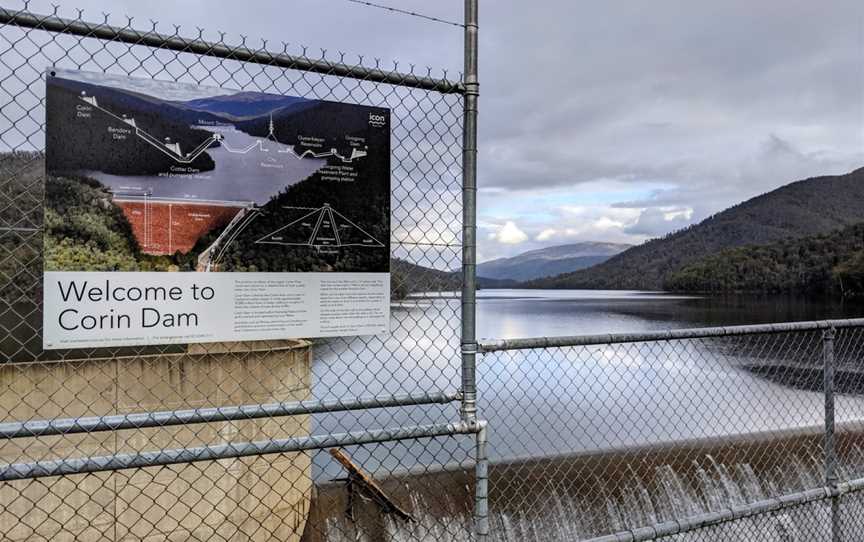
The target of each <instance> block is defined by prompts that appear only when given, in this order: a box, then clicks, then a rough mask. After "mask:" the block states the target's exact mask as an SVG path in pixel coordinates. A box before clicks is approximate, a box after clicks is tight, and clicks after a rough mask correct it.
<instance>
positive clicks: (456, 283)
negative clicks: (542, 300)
mask: <svg viewBox="0 0 864 542" xmlns="http://www.w3.org/2000/svg"><path fill="white" fill-rule="evenodd" d="M477 285H478V287H479V288H507V287H510V286H515V285H516V282H515V281H506V280H496V279H486V278H482V277H478V278H477ZM461 289H462V275H461V271H440V270H438V269H431V268H429V267H423V266H422V265H417V264H413V263H409V262H406V261H405V260H400V259H399V258H392V259H391V260H390V296H391V297H392V298H393V299H404V298H406V297H408V296H409V295H410V294H414V293H420V292H458V291H459V290H461Z"/></svg>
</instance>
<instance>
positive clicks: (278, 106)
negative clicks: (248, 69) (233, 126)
mask: <svg viewBox="0 0 864 542" xmlns="http://www.w3.org/2000/svg"><path fill="white" fill-rule="evenodd" d="M175 103H177V104H178V105H180V106H183V107H186V108H189V109H194V110H196V111H206V112H208V113H214V114H217V115H222V116H228V117H231V118H232V119H242V118H252V117H259V116H261V115H267V114H269V113H271V112H273V111H277V110H282V109H291V110H298V109H302V108H304V107H310V106H312V105H314V104H315V102H314V101H312V100H307V99H305V98H297V97H295V96H277V95H274V94H264V93H262V92H237V93H235V94H228V95H224V96H211V97H209V98H198V99H196V100H189V101H185V102H175Z"/></svg>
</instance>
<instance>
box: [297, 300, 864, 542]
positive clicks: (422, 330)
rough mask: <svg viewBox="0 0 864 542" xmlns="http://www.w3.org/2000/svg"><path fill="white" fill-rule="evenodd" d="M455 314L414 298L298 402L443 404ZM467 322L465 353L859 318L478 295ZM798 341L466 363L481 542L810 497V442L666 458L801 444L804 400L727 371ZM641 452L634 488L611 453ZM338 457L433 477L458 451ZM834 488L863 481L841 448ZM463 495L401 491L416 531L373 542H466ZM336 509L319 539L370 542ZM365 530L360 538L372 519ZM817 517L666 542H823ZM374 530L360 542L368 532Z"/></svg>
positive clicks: (755, 522) (847, 311) (751, 306)
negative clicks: (604, 464) (508, 342)
mask: <svg viewBox="0 0 864 542" xmlns="http://www.w3.org/2000/svg"><path fill="white" fill-rule="evenodd" d="M458 313H459V303H458V300H457V299H454V298H440V297H439V298H436V299H415V300H411V301H410V302H406V303H403V304H402V305H400V306H399V307H396V308H394V310H393V316H392V322H393V323H392V326H391V327H392V334H391V335H390V336H388V337H376V338H366V339H356V340H354V341H351V342H347V343H346V342H340V341H335V342H330V343H327V344H319V345H318V347H317V351H316V360H315V365H314V368H313V370H314V375H315V395H316V396H324V397H348V396H350V395H354V394H360V395H371V394H378V393H393V392H420V391H428V390H445V391H452V390H454V389H455V388H456V386H457V384H456V382H458V375H459V368H458V363H459V362H458V352H457V351H456V349H455V348H454V347H453V345H454V344H456V343H458V339H457V337H458V328H459V320H458ZM477 313H478V336H480V337H486V338H516V337H532V336H544V335H547V336H554V335H571V334H594V333H609V332H637V331H646V330H661V329H669V328H683V327H698V326H709V325H732V324H743V323H760V322H772V321H793V320H811V319H823V318H836V317H854V316H861V315H864V307H862V306H861V305H852V304H840V303H828V302H823V301H819V300H805V299H800V298H776V297H775V298H767V297H766V298H754V297H750V298H746V297H728V298H711V299H708V298H698V297H689V296H674V295H666V294H661V293H641V292H600V291H591V292H585V291H533V290H527V291H520V290H486V291H482V292H480V293H479V302H478V310H477ZM812 339H813V337H812V336H809V337H808V336H805V335H797V336H795V337H792V336H789V335H787V336H785V337H779V336H776V337H771V336H762V337H760V338H759V339H757V340H755V341H754V340H747V339H744V340H740V339H735V340H731V339H722V340H705V341H676V342H671V343H662V344H629V345H616V346H597V347H583V348H574V349H553V350H542V351H541V350H538V351H522V352H517V353H504V354H494V355H486V356H481V357H480V358H479V360H478V367H477V369H478V386H479V395H480V403H479V408H480V417H481V418H484V419H487V420H489V424H490V434H489V438H490V444H489V453H490V457H491V459H492V461H493V467H492V470H491V471H490V483H491V487H492V488H493V494H492V496H491V498H492V501H491V503H490V523H491V526H492V538H491V539H492V540H495V541H500V542H517V541H526V540H528V541H535V540H536V541H544V542H546V541H559V540H560V541H564V540H578V539H583V538H589V537H592V536H598V535H601V534H607V533H611V532H617V531H620V530H626V529H630V528H633V527H638V526H645V525H650V524H653V523H656V522H658V521H669V520H674V519H675V518H681V517H686V516H692V515H695V514H700V513H705V512H710V511H718V510H722V509H724V508H726V507H728V506H730V505H738V504H743V503H745V502H749V501H755V500H760V499H765V498H768V497H772V496H777V495H780V494H785V493H789V492H794V491H799V490H802V489H808V488H813V487H818V486H820V485H821V484H822V458H821V454H820V453H819V451H818V442H820V441H819V437H813V438H814V439H815V440H814V441H812V442H816V443H817V444H816V445H815V447H814V445H813V444H810V445H804V444H802V442H803V441H802V440H796V439H799V437H790V440H787V441H784V444H783V445H781V446H777V445H768V446H769V448H767V449H766V448H765V447H762V446H758V447H756V446H755V445H753V446H754V448H752V450H754V452H755V455H752V456H748V455H746V454H745V455H742V456H738V457H737V459H735V460H734V461H732V462H724V461H723V460H719V459H717V458H715V457H713V456H712V455H711V454H712V453H713V452H710V451H709V449H708V448H690V449H689V451H688V452H685V455H683V457H686V458H687V459H686V460H681V457H679V456H678V454H679V452H676V449H680V448H676V443H678V442H681V441H683V440H689V439H708V438H710V437H721V440H722V441H728V440H729V438H730V436H732V435H735V436H737V437H739V438H741V439H743V441H744V442H747V441H752V439H753V438H754V435H755V434H762V435H764V434H765V433H766V432H767V433H770V434H771V435H774V438H777V437H776V435H778V433H777V432H778V431H782V430H786V429H804V432H807V431H808V429H807V428H818V427H819V426H821V424H822V423H823V418H822V416H823V406H824V398H823V396H822V395H821V393H818V392H812V391H805V390H803V389H796V388H795V387H793V386H790V385H781V384H778V383H774V382H771V381H768V380H766V379H763V378H760V377H758V376H755V374H754V373H753V372H752V371H750V370H747V369H746V368H744V367H746V366H747V365H759V364H773V363H776V364H780V363H786V362H791V361H794V362H798V363H800V362H804V363H807V362H812V361H813V360H818V359H819V352H820V345H819V341H818V340H816V341H814V340H812ZM861 355H864V352H862V350H861V349H860V348H858V349H857V350H855V351H851V352H850V351H849V349H848V348H844V347H842V346H840V342H838V359H839V360H840V361H842V362H844V363H849V362H852V363H856V362H857V361H858V360H856V359H853V358H855V357H856V356H857V357H859V358H860V356H861ZM345 375H350V377H349V378H347V379H346V378H345ZM340 380H341V381H340ZM344 380H348V382H344ZM836 405H837V419H838V422H839V423H855V421H857V420H864V397H862V396H855V395H840V396H838V397H837V403H836ZM457 417H458V412H457V409H456V408H455V407H453V406H442V407H438V406H433V407H416V408H407V409H390V410H377V411H369V412H365V413H362V414H359V413H346V414H337V415H329V416H318V417H316V418H315V420H314V423H315V426H316V427H315V428H314V429H313V431H314V432H316V433H320V432H326V431H349V430H359V429H362V428H368V427H391V426H396V425H400V424H426V423H435V422H442V421H450V420H454V419H457ZM858 427H860V426H858ZM816 431H818V429H816V430H815V431H814V432H813V433H812V434H817V433H816ZM658 443H659V444H663V445H664V446H666V447H665V448H663V450H665V451H663V452H660V453H661V454H665V455H661V456H660V457H661V459H660V460H659V463H658V462H656V460H655V463H651V464H650V466H649V467H643V468H645V469H647V474H646V473H645V471H643V474H640V475H637V474H636V471H635V470H633V469H632V468H631V467H632V466H633V465H631V467H628V466H627V465H628V463H627V461H630V460H626V459H623V456H621V455H620V454H619V452H620V450H621V449H625V448H628V447H631V446H634V445H643V444H658ZM742 445H744V444H742ZM745 446H746V445H745ZM763 446H764V445H763ZM781 449H782V451H781ZM700 450H704V451H700ZM768 450H771V452H770V453H769V454H767V455H766V452H767V451H768ZM348 451H349V453H350V454H351V455H352V456H353V457H354V459H355V460H356V461H357V462H358V463H359V464H361V465H363V466H364V468H366V469H368V470H370V471H372V472H374V473H376V475H377V476H379V477H385V476H386V475H387V474H392V473H398V472H400V471H402V470H403V469H405V468H407V467H410V466H412V465H417V464H422V465H424V467H426V468H429V467H432V468H434V467H435V466H436V465H443V464H452V463H458V462H460V461H466V459H468V458H470V454H471V452H472V449H471V439H470V438H461V439H460V438H456V439H427V440H424V441H405V442H401V443H395V444H381V445H375V446H370V447H367V448H365V449H358V448H353V449H352V448H349V450H348ZM595 451H601V452H602V453H603V454H604V455H603V457H605V458H607V459H606V461H609V463H608V465H609V468H610V469H611V468H613V466H615V467H614V468H615V469H618V470H615V471H614V474H610V473H611V472H613V471H611V470H610V471H603V470H602V469H601V468H600V467H598V466H597V465H595V466H593V467H591V466H587V467H586V465H588V464H586V463H580V460H579V459H578V454H579V453H584V452H595ZM574 454H575V455H574ZM770 454H774V455H773V457H774V459H773V460H772V461H776V463H773V464H772V466H767V465H765V463H764V461H763V460H765V459H766V457H767V456H768V455H770ZM526 457H534V458H536V457H555V458H556V459H554V460H553V461H552V462H550V463H548V465H547V466H546V467H542V465H541V467H542V468H541V470H540V471H539V472H534V473H533V475H532V474H531V473H532V471H531V470H530V467H529V468H527V469H526V467H525V466H520V467H516V468H511V469H508V468H507V467H505V466H504V464H505V463H507V462H508V461H510V460H516V459H519V458H526ZM640 457H643V458H644V456H640ZM314 460H315V466H316V473H315V475H316V477H317V478H318V480H324V479H328V478H333V477H337V476H340V472H339V469H338V468H334V465H333V462H332V461H331V460H330V459H329V457H328V456H327V455H326V454H318V455H316V456H315V459H314ZM760 461H763V462H762V463H760ZM637 462H638V461H637ZM469 464H470V463H469ZM757 464H761V465H762V467H755V466H754V465H757ZM586 468H587V469H588V470H585V469H586ZM637 468H639V467H637ZM535 469H536V467H535ZM538 475H539V476H538ZM840 475H841V477H842V478H844V479H848V478H854V477H856V476H861V475H864V450H862V449H861V447H860V446H858V445H857V444H856V445H854V446H852V448H851V449H846V450H845V451H844V453H843V457H842V463H841V466H840ZM600 477H602V478H603V480H601V479H600ZM466 483H468V484H470V482H456V483H454V484H453V485H452V486H447V485H446V484H445V485H444V486H443V487H442V486H434V485H432V486H423V484H420V485H417V486H411V487H410V488H407V489H406V490H405V491H406V492H407V493H406V494H405V496H401V497H400V499H399V500H400V502H402V504H408V505H410V508H411V509H412V510H413V511H414V514H415V517H416V518H417V519H418V522H417V523H414V524H404V523H402V522H398V521H391V520H389V519H387V520H386V521H385V522H384V531H385V532H386V539H387V540H394V541H398V540H415V539H418V538H419V539H429V540H432V539H441V540H444V539H459V540H466V541H467V540H470V537H469V536H468V534H467V532H468V531H469V530H470V525H471V513H470V511H471V509H472V506H473V503H472V501H471V495H470V491H469V492H468V493H465V489H464V486H465V484H466ZM406 487H407V484H406ZM337 494H338V491H337ZM466 495H467V496H466ZM845 502H846V504H845V506H846V508H844V510H846V512H845V513H852V511H853V508H852V507H855V508H854V510H856V511H857V512H855V513H859V514H860V509H861V508H864V503H862V502H861V499H860V498H858V497H855V496H853V497H848V498H847V500H846V501H845ZM337 508H338V509H337V510H336V512H334V515H333V516H332V517H331V518H330V519H328V520H327V521H326V522H325V525H323V529H324V531H325V532H326V536H327V539H328V540H346V541H347V540H352V541H356V540H370V541H371V540H373V539H374V540H378V539H377V538H374V537H372V538H370V537H369V536H367V535H366V534H364V533H362V532H361V533H358V532H357V531H356V530H355V525H354V524H352V523H350V522H348V521H347V520H345V519H344V517H343V514H342V513H341V510H342V508H339V507H337ZM371 517H372V520H369V521H373V520H374V518H377V517H378V516H377V515H376V514H373V515H372V516H371ZM828 518H829V509H828V507H827V504H825V503H819V504H816V505H812V506H811V507H809V508H801V509H793V510H788V511H786V512H783V513H779V514H774V515H769V516H760V517H756V518H752V519H747V520H743V521H739V522H735V523H730V524H727V525H723V526H720V527H717V528H712V529H706V530H702V531H696V532H694V533H690V534H687V535H684V536H681V537H679V538H676V539H680V540H686V541H698V542H707V541H712V542H715V541H716V542H725V541H728V540H738V539H741V538H742V537H743V536H744V535H745V534H746V535H748V536H749V535H754V536H755V537H756V538H754V539H759V540H766V541H772V542H773V541H777V542H780V541H783V542H786V541H791V540H802V541H803V540H825V541H828V540H831V536H830V531H829V525H830V521H829V519H828ZM374 521H377V520H374ZM375 525H377V523H375V522H373V523H370V524H369V525H364V529H367V533H368V532H370V531H371V532H375V529H376V527H375ZM453 533H457V534H455V535H454V534H453ZM458 533H464V535H463V534H458ZM424 537H425V538H424Z"/></svg>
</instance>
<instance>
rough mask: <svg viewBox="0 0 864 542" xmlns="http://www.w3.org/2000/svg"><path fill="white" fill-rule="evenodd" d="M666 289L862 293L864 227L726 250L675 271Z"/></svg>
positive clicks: (855, 226) (849, 295) (734, 291)
mask: <svg viewBox="0 0 864 542" xmlns="http://www.w3.org/2000/svg"><path fill="white" fill-rule="evenodd" d="M666 287H667V288H668V289H670V290H677V291H698V292H707V293H727V292H728V293H742V292H747V293H825V292H830V291H835V292H837V293H839V294H841V295H843V296H845V297H854V296H860V295H864V223H860V224H856V225H854V226H849V227H847V228H843V229H840V230H835V231H833V232H831V233H827V234H822V235H816V236H808V237H802V238H800V239H790V240H787V241H781V242H779V243H773V244H770V245H759V246H747V247H738V248H729V249H726V250H723V251H721V252H719V253H717V254H715V255H712V256H707V257H705V258H702V259H700V260H697V261H696V262H693V263H691V264H689V265H687V266H685V267H684V268H683V269H681V270H679V271H676V272H675V273H673V274H672V276H671V277H670V278H669V280H667V281H666Z"/></svg>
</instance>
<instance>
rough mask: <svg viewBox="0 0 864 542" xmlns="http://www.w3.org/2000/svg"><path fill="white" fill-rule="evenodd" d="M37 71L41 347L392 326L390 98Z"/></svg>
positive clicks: (322, 333) (355, 331) (324, 333)
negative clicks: (41, 119)
mask: <svg viewBox="0 0 864 542" xmlns="http://www.w3.org/2000/svg"><path fill="white" fill-rule="evenodd" d="M46 78H47V105H46V107H47V113H46V168H47V172H46V173H47V175H46V181H45V182H46V185H45V234H44V246H45V260H44V262H45V264H44V266H45V269H44V271H45V277H44V278H45V287H44V294H43V295H44V322H43V323H44V333H43V344H44V347H45V348H46V349H58V348H78V347H110V346H127V345H151V344H170V343H188V342H212V341H246V340H268V339H283V338H292V337H328V336H340V335H365V334H376V333H383V332H386V331H387V330H388V327H389V300H390V276H389V271H390V246H389V240H390V227H389V220H390V111H389V110H388V109H383V108H376V107H366V106H359V105H353V104H346V103H336V102H327V101H318V100H308V99H304V98H298V97H294V96H283V95H277V94H265V93H259V92H237V91H233V90H227V89H221V88H209V87H202V86H197V85H187V84H180V83H168V82H160V81H154V80H151V79H136V78H128V77H120V76H114V75H109V74H97V73H87V72H79V71H68V70H60V69H52V70H49V72H48V74H47V77H46Z"/></svg>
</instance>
